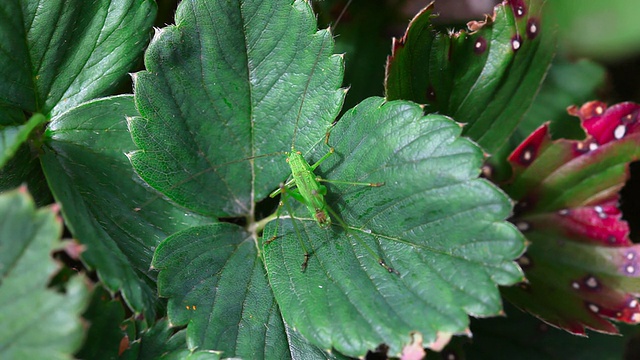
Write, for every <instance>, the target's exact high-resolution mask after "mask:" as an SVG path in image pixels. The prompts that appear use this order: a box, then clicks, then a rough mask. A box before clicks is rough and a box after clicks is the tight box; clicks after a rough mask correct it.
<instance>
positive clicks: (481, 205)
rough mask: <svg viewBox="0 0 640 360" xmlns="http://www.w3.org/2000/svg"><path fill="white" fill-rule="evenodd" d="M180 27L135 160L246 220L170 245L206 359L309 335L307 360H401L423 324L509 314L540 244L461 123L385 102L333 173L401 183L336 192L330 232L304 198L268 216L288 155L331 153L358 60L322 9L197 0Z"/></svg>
mask: <svg viewBox="0 0 640 360" xmlns="http://www.w3.org/2000/svg"><path fill="white" fill-rule="evenodd" d="M176 24H177V25H176V26H170V27H167V28H165V29H162V30H160V31H159V33H158V34H157V36H156V37H155V38H154V40H153V41H152V43H151V45H150V47H149V51H148V53H147V55H146V58H145V61H146V65H147V71H144V72H141V73H138V74H136V84H135V91H136V93H135V97H136V103H137V105H138V108H139V110H140V114H141V116H140V117H136V118H134V119H131V120H130V121H129V127H130V130H131V133H132V136H133V139H134V142H135V143H136V145H138V147H139V148H140V150H138V151H135V152H132V153H130V154H129V157H130V159H131V162H132V163H133V165H134V167H135V169H136V171H137V172H138V173H139V174H140V175H141V177H142V178H144V179H145V180H146V181H148V182H149V183H150V184H151V185H152V186H154V187H156V188H158V189H159V190H161V191H162V192H163V193H165V194H166V195H167V196H168V197H170V198H171V199H173V200H174V201H176V202H177V203H178V204H179V205H181V206H183V207H186V208H188V209H191V210H193V211H197V212H200V213H202V214H205V215H208V216H212V217H238V218H240V219H236V220H237V221H236V220H234V223H217V224H213V225H208V226H200V227H194V228H192V229H188V230H184V231H181V232H179V233H177V234H174V235H172V236H171V237H169V238H168V239H167V240H165V241H164V242H163V243H161V244H160V245H159V246H158V249H157V250H156V253H155V256H154V261H153V266H154V267H155V268H157V269H158V270H160V274H159V276H158V289H159V293H160V294H161V295H162V296H166V297H168V298H169V303H168V311H169V314H168V315H169V319H170V321H171V323H172V324H175V325H186V326H187V341H188V342H189V345H190V348H191V349H195V348H198V349H212V350H220V351H223V355H224V356H239V357H246V358H279V359H280V358H292V357H297V356H299V355H297V354H298V353H299V351H300V350H299V349H300V348H301V345H300V344H299V341H300V340H299V339H302V338H304V339H306V340H305V343H306V342H308V343H310V344H306V345H305V346H308V350H307V351H305V354H306V356H313V355H312V354H314V355H315V356H316V357H327V356H329V354H327V353H323V350H328V349H331V348H333V349H336V350H337V351H338V352H341V353H343V354H345V355H348V356H363V355H364V354H365V353H366V351H367V350H369V349H373V348H375V347H377V346H378V345H379V344H381V343H386V344H388V345H389V346H390V349H391V350H390V351H391V353H392V354H399V353H400V351H401V349H402V346H403V345H404V344H405V343H407V342H409V341H410V333H411V331H420V332H422V333H423V335H424V338H425V341H426V342H427V343H429V342H432V341H434V340H435V338H436V336H437V332H439V331H440V332H449V333H462V332H464V331H465V330H466V328H467V326H468V316H467V314H472V315H478V316H489V315H492V314H497V313H499V312H500V309H501V304H500V296H499V292H498V290H497V284H504V285H507V284H512V283H514V282H515V281H518V280H520V279H522V277H521V276H522V274H521V272H520V269H519V267H518V266H517V265H516V264H515V263H514V262H513V261H512V259H513V258H514V257H517V256H518V255H519V254H520V253H521V252H522V251H523V241H522V238H521V236H520V234H519V233H518V232H517V231H516V229H515V228H514V227H513V226H511V225H510V224H508V223H506V222H504V219H505V218H506V217H507V216H508V215H509V213H510V210H511V203H510V201H509V200H508V199H507V198H506V196H505V195H504V194H503V193H502V192H501V191H500V190H498V189H497V188H495V187H494V186H492V185H491V184H490V183H489V182H487V181H485V180H481V179H478V175H479V168H480V166H481V164H482V162H483V160H484V157H483V153H482V151H481V150H480V149H479V148H478V147H477V146H476V145H475V144H473V143H472V142H470V141H469V140H466V139H463V138H460V132H461V126H460V125H459V124H457V123H455V122H453V121H452V120H451V119H449V118H446V117H444V116H435V115H434V116H427V117H425V116H423V110H422V108H421V107H419V106H418V105H415V104H411V103H407V102H391V103H386V102H385V100H384V99H382V98H372V99H368V100H366V101H365V102H363V103H362V104H360V105H359V106H357V107H356V108H354V109H353V110H352V111H350V112H349V113H348V115H346V116H345V117H343V118H342V119H341V120H340V121H339V122H338V123H337V125H336V126H335V127H333V128H332V130H331V136H330V138H329V139H328V142H329V144H330V145H332V146H334V147H335V153H334V154H333V155H331V156H330V157H329V158H328V159H327V160H326V162H324V163H323V164H322V165H321V166H320V167H319V169H317V170H316V174H317V175H319V176H322V177H324V178H326V179H330V180H343V181H364V182H385V185H384V186H381V187H377V188H371V187H367V186H364V187H363V186H358V187H354V186H352V185H336V184H330V185H327V186H328V188H329V190H328V195H327V196H326V199H327V202H328V204H329V205H330V206H331V208H332V209H335V211H336V213H337V214H339V216H340V217H341V218H344V221H345V222H346V224H348V226H349V228H348V229H347V228H343V227H341V226H339V223H340V220H338V217H336V216H334V215H332V217H333V218H334V221H333V223H334V226H333V227H331V228H330V229H321V228H320V227H319V226H318V225H317V223H316V222H315V221H314V220H313V217H312V215H311V214H309V212H308V211H307V208H306V207H305V206H303V205H301V204H298V203H293V202H291V201H288V202H287V206H284V207H283V208H282V210H281V212H280V215H281V216H280V218H279V219H278V220H275V221H274V219H275V218H276V216H275V215H274V214H271V216H268V217H266V218H265V219H262V220H258V221H256V219H255V215H254V210H255V208H256V203H257V202H259V201H260V200H262V199H264V198H265V197H266V196H267V195H268V194H269V192H270V191H273V190H275V189H277V188H278V185H279V184H280V183H281V182H283V181H285V180H286V179H287V177H288V176H289V175H290V174H291V168H290V167H289V165H288V164H287V162H286V161H285V156H284V155H283V152H286V151H290V150H291V148H292V147H294V148H295V150H299V151H301V153H302V154H303V156H304V157H305V159H306V160H307V161H309V162H310V163H313V162H315V161H318V160H319V159H320V158H321V157H322V156H323V155H325V154H326V153H327V151H328V147H327V146H324V145H323V144H322V143H323V142H324V141H325V139H326V136H325V133H326V131H327V129H328V128H329V126H330V124H331V122H332V121H333V120H334V116H335V115H336V114H337V113H338V111H339V109H340V105H341V102H342V98H343V93H344V92H343V90H341V89H340V88H339V86H340V80H341V76H342V64H341V60H340V57H339V56H335V55H333V54H332V48H333V41H332V39H331V36H330V34H329V33H328V32H327V31H319V32H316V31H315V23H314V17H313V14H312V12H311V9H310V7H309V4H308V3H306V2H304V1H296V2H294V3H293V4H290V3H289V2H288V1H285V0H282V1H279V2H270V3H266V2H253V1H232V2H228V3H212V2H206V1H197V0H193V1H183V2H182V3H181V5H180V6H179V8H178V11H177V15H176ZM287 191H288V190H287ZM288 209H291V212H289V211H288ZM269 210H273V209H269ZM146 211H147V210H146V209H145V207H143V208H142V209H141V210H140V213H145V212H146ZM160 215H161V214H156V215H155V216H156V217H158V221H160V217H159V216H160ZM150 216H152V215H150ZM236 222H237V223H241V224H242V223H243V222H246V226H244V227H242V226H239V225H237V224H236ZM265 223H268V224H266V228H265V229H264V234H266V235H265V236H266V237H267V238H269V237H271V236H272V235H273V234H274V233H275V231H276V230H275V229H276V225H277V226H278V230H277V235H278V236H277V238H276V239H275V241H273V242H271V243H269V244H268V245H265V244H264V241H262V239H261V229H262V228H263V227H264V226H265ZM294 224H295V225H294ZM293 226H297V228H298V230H300V232H298V233H296V231H294V228H293ZM301 243H303V244H305V247H306V248H307V249H308V250H310V260H309V263H308V268H307V269H306V271H305V272H302V271H301V263H302V262H303V260H304V251H303V250H302V249H301V246H300V245H301ZM367 249H369V250H367ZM263 255H264V256H263ZM378 257H382V259H383V260H384V261H385V262H387V264H388V265H389V266H393V267H394V268H396V269H397V271H398V274H396V273H390V272H388V271H387V270H386V269H385V268H384V267H382V266H380V265H379V264H378V261H379V259H378ZM265 324H266V326H265ZM293 329H295V330H296V334H297V333H299V334H300V335H301V337H298V336H295V337H294V336H291V334H293V332H292V331H293ZM295 339H298V340H296V341H294V340H295ZM312 345H313V346H315V347H316V348H315V349H313V347H312ZM267 350H268V351H267Z"/></svg>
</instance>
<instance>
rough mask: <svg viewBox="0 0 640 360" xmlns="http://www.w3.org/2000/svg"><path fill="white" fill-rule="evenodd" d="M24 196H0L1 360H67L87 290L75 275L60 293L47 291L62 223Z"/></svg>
mask: <svg viewBox="0 0 640 360" xmlns="http://www.w3.org/2000/svg"><path fill="white" fill-rule="evenodd" d="M25 191H26V190H25V189H24V188H22V189H20V190H17V191H11V192H7V193H4V194H2V195H0V219H2V220H0V248H2V252H0V323H2V324H4V326H2V327H1V328H0V357H2V358H3V359H44V358H46V359H70V358H71V355H72V354H73V352H74V351H75V350H77V349H78V348H79V347H80V344H81V342H82V338H83V332H84V331H83V327H82V324H81V322H80V314H81V313H82V312H83V310H84V308H85V306H86V303H87V301H88V290H87V286H86V284H85V283H84V280H83V278H82V277H80V276H75V277H73V278H72V279H71V280H70V281H69V282H68V283H67V285H66V291H65V293H64V294H62V293H58V292H55V291H53V290H50V289H47V284H48V283H49V279H50V277H51V276H52V275H53V273H54V272H55V271H56V269H57V268H58V266H57V264H56V263H55V262H54V261H53V259H52V258H51V252H52V251H54V250H56V249H59V248H60V242H59V239H60V235H61V234H62V224H61V221H60V219H59V218H57V217H56V212H57V209H56V208H55V207H54V208H51V207H50V208H42V209H39V210H36V208H35V205H34V203H33V200H32V199H31V198H30V197H29V196H28V195H27V194H26V193H25ZM9 324H10V326H9Z"/></svg>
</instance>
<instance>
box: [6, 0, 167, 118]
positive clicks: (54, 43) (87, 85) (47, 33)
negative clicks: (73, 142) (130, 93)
mask: <svg viewBox="0 0 640 360" xmlns="http://www.w3.org/2000/svg"><path fill="white" fill-rule="evenodd" d="M155 9H156V7H155V3H154V2H152V1H149V0H125V1H113V0H99V1H38V0H20V1H18V0H8V1H3V2H2V3H1V5H0V35H2V36H1V37H2V39H3V41H2V43H1V44H0V50H1V51H0V106H4V107H8V109H12V108H18V109H21V110H23V111H26V112H31V113H35V112H40V113H43V114H45V115H49V114H53V115H56V114H60V113H61V112H63V111H64V110H67V109H70V108H72V107H74V106H75V105H77V104H79V103H81V102H84V101H87V100H90V99H93V98H96V97H98V96H101V95H105V94H107V93H108V92H109V91H111V90H113V88H114V86H115V85H117V83H118V81H119V80H121V79H123V77H124V76H126V73H127V71H129V70H130V69H131V67H132V66H133V65H134V64H135V61H136V59H137V58H138V56H139V54H140V52H141V51H142V49H143V48H144V46H145V45H146V42H147V41H148V36H149V35H148V31H149V30H150V29H151V25H152V24H153V19H154V18H155V11H156V10H155ZM12 111H13V110H12Z"/></svg>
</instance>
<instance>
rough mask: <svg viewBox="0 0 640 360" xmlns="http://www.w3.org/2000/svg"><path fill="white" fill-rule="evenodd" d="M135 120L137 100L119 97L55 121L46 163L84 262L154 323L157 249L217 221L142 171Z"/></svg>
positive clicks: (45, 165) (49, 130) (48, 173)
mask: <svg viewBox="0 0 640 360" xmlns="http://www.w3.org/2000/svg"><path fill="white" fill-rule="evenodd" d="M135 115H137V111H136V108H135V105H134V103H133V97H132V96H116V97H111V98H105V99H101V100H96V101H92V102H88V103H85V104H83V105H81V106H78V107H76V108H74V109H72V110H70V111H68V112H65V113H63V114H61V115H60V116H57V117H55V118H53V119H52V121H51V123H50V124H49V128H48V130H47V134H46V135H47V141H46V142H45V147H44V154H43V155H42V166H43V168H44V171H45V174H46V176H47V180H48V183H49V185H50V186H51V189H52V192H53V193H54V195H55V197H56V200H57V201H58V202H60V203H61V204H62V205H63V207H62V209H63V211H62V213H63V215H64V217H65V220H66V224H67V226H68V227H69V229H70V230H71V232H72V233H73V235H74V236H75V237H76V238H77V239H78V240H79V241H80V242H81V243H83V244H85V245H87V250H86V251H85V252H84V253H83V254H82V259H83V260H84V261H85V262H86V264H87V265H88V266H89V267H90V268H95V269H96V270H97V271H98V275H99V276H100V278H101V280H102V281H103V282H104V283H105V285H106V287H107V288H108V289H109V290H111V291H113V292H115V291H122V293H123V296H124V298H125V300H126V301H127V303H128V304H129V306H131V308H132V309H133V310H134V311H135V312H138V313H139V312H143V311H144V312H145V314H146V315H147V318H148V319H153V318H154V316H153V313H154V311H155V306H156V301H157V297H156V294H155V292H156V291H155V274H154V273H153V272H152V271H150V270H149V266H150V264H151V257H152V255H153V249H154V248H155V247H156V246H157V244H158V243H159V242H160V241H161V240H162V239H164V238H165V237H167V236H168V235H169V234H172V233H174V232H176V231H179V230H182V229H185V228H187V227H190V226H193V225H197V224H201V223H202V221H204V222H205V223H207V222H211V221H212V220H208V219H202V218H200V217H198V216H195V215H194V214H192V213H190V212H188V211H185V210H184V209H180V208H176V207H175V206H174V205H172V204H169V203H167V201H166V200H164V199H162V198H159V197H158V194H157V193H156V192H154V191H153V190H152V189H150V188H149V187H147V186H145V185H143V184H142V183H141V182H140V180H139V179H138V178H137V176H136V175H135V174H134V172H133V169H131V165H130V163H129V161H128V159H127V157H126V155H125V153H126V152H128V151H131V150H132V149H133V143H132V142H131V137H130V135H129V133H128V131H127V125H126V118H127V117H131V116H135ZM140 207H143V208H144V212H141V211H136V209H138V208H140Z"/></svg>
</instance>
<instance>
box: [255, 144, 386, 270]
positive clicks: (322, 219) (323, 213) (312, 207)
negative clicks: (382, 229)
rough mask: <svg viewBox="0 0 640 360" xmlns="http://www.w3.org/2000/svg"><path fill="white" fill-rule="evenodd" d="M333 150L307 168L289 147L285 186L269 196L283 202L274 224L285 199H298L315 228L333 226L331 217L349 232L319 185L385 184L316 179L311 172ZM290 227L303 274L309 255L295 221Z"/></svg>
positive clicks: (382, 263)
mask: <svg viewBox="0 0 640 360" xmlns="http://www.w3.org/2000/svg"><path fill="white" fill-rule="evenodd" d="M294 134H295V133H294ZM326 139H327V141H328V139H329V137H328V134H327V137H326ZM294 141H295V136H294ZM334 151H335V150H334V149H333V148H330V149H329V152H328V153H326V154H325V155H324V156H323V157H322V158H320V160H318V161H317V162H316V163H315V164H313V165H310V164H309V163H308V162H307V161H306V160H305V158H304V157H303V156H302V154H301V153H300V152H299V151H296V150H295V146H294V145H292V146H291V152H288V153H287V160H286V161H287V163H288V164H289V166H290V168H291V176H290V179H289V180H288V181H287V182H286V183H284V184H281V185H280V187H279V189H278V190H275V191H274V192H272V193H271V194H270V195H269V196H270V197H271V198H273V197H276V196H277V195H279V194H282V195H283V199H282V200H281V201H280V205H279V206H278V210H277V214H276V221H277V220H278V219H279V215H280V214H279V213H280V209H281V208H282V207H283V206H284V205H285V201H286V199H287V198H288V197H291V198H293V199H295V200H297V201H298V202H300V203H302V204H304V205H305V206H306V207H307V209H308V210H309V213H310V214H311V216H312V217H313V219H314V220H315V221H316V223H317V224H318V226H320V227H321V228H324V229H326V228H329V227H330V226H331V224H332V221H331V216H333V217H334V218H335V219H336V221H337V222H338V223H339V224H340V226H342V228H344V229H345V230H346V231H348V229H349V227H348V226H347V224H346V223H345V222H344V221H343V220H342V219H341V218H340V217H339V216H338V214H337V213H336V212H335V211H334V210H333V209H331V207H330V206H329V205H328V204H327V202H326V199H325V197H324V196H325V195H326V194H327V188H326V186H324V185H322V184H321V182H327V183H340V184H348V185H358V186H370V187H380V186H383V185H384V183H383V182H377V183H363V182H351V181H339V180H326V179H322V178H321V177H319V176H317V175H316V174H315V173H314V170H315V169H316V168H317V167H318V166H319V165H320V164H321V163H322V162H324V161H325V160H326V159H327V158H329V156H331V155H332V154H333V153H334ZM287 211H288V212H289V213H290V214H292V212H291V208H290V207H288V209H287ZM293 226H294V229H295V231H296V233H297V234H298V240H299V241H300V245H301V247H302V249H303V250H304V261H303V263H302V265H301V270H302V271H304V270H305V269H306V268H307V265H308V263H309V257H310V255H309V252H308V251H307V248H306V246H305V245H304V242H303V241H302V239H301V238H300V236H299V230H298V228H297V225H296V223H295V221H294V222H293ZM276 229H277V226H276ZM352 236H354V237H355V238H356V239H357V240H358V242H359V243H360V244H362V245H363V246H365V248H366V249H367V250H368V251H369V253H371V254H372V255H374V256H376V257H377V259H378V263H379V264H380V265H381V266H382V267H384V268H385V269H386V270H387V271H389V272H390V273H396V274H398V272H397V271H396V270H395V269H393V268H392V267H389V266H388V265H387V264H386V263H385V261H384V260H383V259H382V258H380V257H379V256H377V255H376V254H375V252H374V251H373V250H372V249H371V248H370V247H369V246H368V245H367V244H365V243H364V242H363V241H362V240H361V239H360V238H358V237H357V235H355V233H353V234H352ZM276 238H277V233H276V234H275V235H273V236H272V237H271V238H269V240H267V241H266V245H268V244H269V243H271V242H272V241H274V240H275V239H276Z"/></svg>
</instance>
